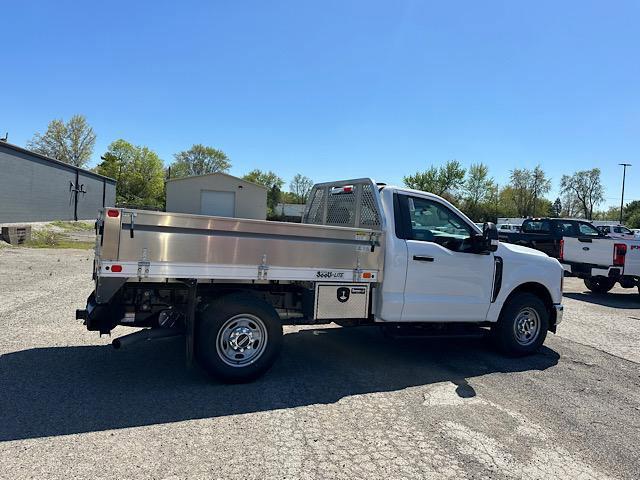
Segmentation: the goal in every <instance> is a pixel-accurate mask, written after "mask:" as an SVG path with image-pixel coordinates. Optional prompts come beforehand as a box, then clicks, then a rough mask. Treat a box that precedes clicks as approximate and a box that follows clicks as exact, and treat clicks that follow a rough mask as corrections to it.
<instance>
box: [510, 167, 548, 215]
mask: <svg viewBox="0 0 640 480" xmlns="http://www.w3.org/2000/svg"><path fill="white" fill-rule="evenodd" d="M509 181H510V187H511V189H512V192H513V201H514V202H515V206H516V211H517V213H518V216H520V217H528V216H532V215H536V214H537V213H539V212H540V211H542V210H544V208H539V207H540V206H539V205H538V204H537V203H538V199H539V198H541V197H542V196H543V195H544V194H546V193H548V192H549V190H551V180H550V179H548V178H547V176H546V174H545V172H544V170H542V167H540V165H538V166H536V167H535V168H534V169H533V170H529V169H527V168H514V169H513V170H511V173H510V176H509Z"/></svg>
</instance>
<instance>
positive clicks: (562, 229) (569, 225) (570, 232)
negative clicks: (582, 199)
mask: <svg viewBox="0 0 640 480" xmlns="http://www.w3.org/2000/svg"><path fill="white" fill-rule="evenodd" d="M556 229H557V230H558V233H559V234H560V235H561V236H563V237H575V236H576V233H575V229H574V228H573V222H563V221H559V222H558V223H556Z"/></svg>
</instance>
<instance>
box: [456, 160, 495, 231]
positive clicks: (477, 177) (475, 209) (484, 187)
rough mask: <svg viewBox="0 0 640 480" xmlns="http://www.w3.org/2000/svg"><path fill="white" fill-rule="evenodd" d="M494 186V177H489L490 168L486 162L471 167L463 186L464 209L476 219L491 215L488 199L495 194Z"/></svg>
mask: <svg viewBox="0 0 640 480" xmlns="http://www.w3.org/2000/svg"><path fill="white" fill-rule="evenodd" d="M493 187H494V181H493V178H490V177H489V168H488V167H487V166H486V165H485V164H483V163H478V164H472V165H471V166H470V167H469V170H468V172H467V180H466V182H465V183H464V188H463V210H464V212H465V213H466V214H467V215H468V216H469V217H470V218H472V219H473V220H474V221H479V220H483V219H486V218H487V217H489V216H490V213H489V210H490V208H489V206H488V200H489V198H490V197H491V196H492V195H493V194H494V191H493V190H494V189H493Z"/></svg>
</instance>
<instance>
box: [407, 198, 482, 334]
mask: <svg viewBox="0 0 640 480" xmlns="http://www.w3.org/2000/svg"><path fill="white" fill-rule="evenodd" d="M398 199H399V201H398V202H397V208H398V209H399V212H396V213H399V214H400V219H401V223H402V230H403V233H402V235H403V237H404V239H405V242H406V245H407V276H406V283H405V291H404V305H403V309H402V316H401V319H402V321H433V322H446V321H480V320H484V319H485V318H486V314H487V311H488V309H489V305H490V302H491V298H490V297H491V289H492V285H493V274H494V258H493V254H492V253H482V254H481V253H473V247H472V242H471V237H472V235H474V234H475V230H474V229H473V228H472V227H471V226H470V225H468V224H467V222H465V221H464V220H463V219H462V218H461V217H460V215H458V214H457V213H456V212H455V211H453V210H451V209H450V208H449V207H448V206H447V205H445V204H443V203H440V202H438V201H436V200H432V199H427V198H422V197H418V196H409V195H398Z"/></svg>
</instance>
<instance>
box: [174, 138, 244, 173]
mask: <svg viewBox="0 0 640 480" xmlns="http://www.w3.org/2000/svg"><path fill="white" fill-rule="evenodd" d="M173 157H174V159H175V160H174V162H173V163H172V164H171V166H170V167H169V168H170V172H171V178H180V177H191V176H195V175H206V174H208V173H217V172H227V171H229V169H230V168H231V162H230V161H229V157H227V154H226V153H224V152H223V151H222V150H218V149H216V148H213V147H207V146H206V145H201V144H197V145H193V146H192V147H191V148H190V149H189V150H185V151H183V152H179V153H176V154H175V155H174V156H173Z"/></svg>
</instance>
